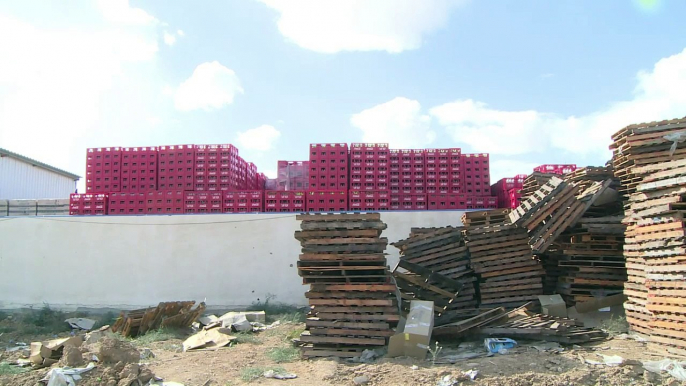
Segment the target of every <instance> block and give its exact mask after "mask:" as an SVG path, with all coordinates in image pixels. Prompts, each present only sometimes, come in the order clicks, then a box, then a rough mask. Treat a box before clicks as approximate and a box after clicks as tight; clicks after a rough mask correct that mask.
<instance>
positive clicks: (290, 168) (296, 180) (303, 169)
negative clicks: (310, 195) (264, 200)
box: [276, 161, 310, 191]
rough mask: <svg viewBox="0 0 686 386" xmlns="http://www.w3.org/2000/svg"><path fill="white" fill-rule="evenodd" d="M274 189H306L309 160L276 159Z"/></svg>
mask: <svg viewBox="0 0 686 386" xmlns="http://www.w3.org/2000/svg"><path fill="white" fill-rule="evenodd" d="M276 172H277V176H276V184H277V186H276V189H277V190H279V191H303V190H307V189H308V185H309V179H310V177H309V174H310V162H309V161H278V162H277V170H276Z"/></svg>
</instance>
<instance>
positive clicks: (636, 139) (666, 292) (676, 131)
mask: <svg viewBox="0 0 686 386" xmlns="http://www.w3.org/2000/svg"><path fill="white" fill-rule="evenodd" d="M612 138H613V140H614V143H613V144H612V145H611V147H610V148H611V149H612V150H613V160H612V162H613V166H614V168H615V174H616V175H617V177H618V178H620V179H621V181H622V184H623V185H624V187H623V190H622V191H623V192H625V193H626V194H627V195H628V200H627V202H626V205H625V206H626V208H627V209H626V211H625V214H626V217H625V219H624V222H625V224H627V231H626V239H625V246H624V255H625V257H626V261H627V264H626V265H627V274H628V283H627V284H626V285H625V289H624V292H625V294H626V295H627V297H628V302H627V303H626V304H625V309H626V313H627V321H628V322H629V324H630V325H631V327H632V329H634V330H635V331H638V332H642V333H645V334H650V335H651V337H650V340H651V343H649V347H650V348H653V349H657V350H660V351H663V352H665V351H666V352H669V353H672V354H679V355H686V329H685V328H684V327H683V326H684V322H685V321H686V317H685V316H684V315H686V291H684V288H683V281H684V278H686V246H685V231H684V211H686V204H684V201H685V199H686V161H685V160H684V155H686V141H685V140H686V119H676V120H671V121H662V122H651V123H644V124H637V125H631V126H628V127H625V128H624V129H622V130H620V131H618V132H617V133H615V134H614V135H613V137H612Z"/></svg>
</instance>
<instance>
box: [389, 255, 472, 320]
mask: <svg viewBox="0 0 686 386" xmlns="http://www.w3.org/2000/svg"><path fill="white" fill-rule="evenodd" d="M393 277H394V278H395V282H396V285H397V286H398V289H399V290H400V295H401V298H402V309H403V311H404V312H405V313H409V312H410V302H411V301H412V300H430V301H433V302H434V311H435V315H436V316H441V315H443V314H444V313H446V312H447V311H448V310H450V309H455V308H459V294H460V291H461V290H462V288H463V287H464V286H463V285H462V283H460V282H458V281H456V280H452V279H449V278H447V277H445V276H443V275H441V274H440V273H438V272H434V271H432V270H431V269H428V268H424V267H422V266H421V265H419V264H414V263H410V262H409V261H407V260H402V259H401V260H400V261H399V262H398V264H397V265H396V267H395V269H394V270H393Z"/></svg>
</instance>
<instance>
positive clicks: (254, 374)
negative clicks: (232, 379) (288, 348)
mask: <svg viewBox="0 0 686 386" xmlns="http://www.w3.org/2000/svg"><path fill="white" fill-rule="evenodd" d="M269 370H272V371H274V372H275V373H277V374H283V373H285V372H286V369H284V368H283V367H271V368H265V367H246V368H244V369H242V370H241V379H242V380H243V381H245V382H252V381H254V380H256V379H259V378H260V377H262V374H264V373H265V371H269Z"/></svg>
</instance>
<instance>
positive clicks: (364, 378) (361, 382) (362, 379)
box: [353, 375, 370, 385]
mask: <svg viewBox="0 0 686 386" xmlns="http://www.w3.org/2000/svg"><path fill="white" fill-rule="evenodd" d="M369 381H370V379H369V377H368V376H366V375H360V376H359V377H355V378H353V383H354V384H356V385H366V384H367V383H369Z"/></svg>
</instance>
